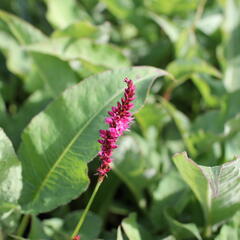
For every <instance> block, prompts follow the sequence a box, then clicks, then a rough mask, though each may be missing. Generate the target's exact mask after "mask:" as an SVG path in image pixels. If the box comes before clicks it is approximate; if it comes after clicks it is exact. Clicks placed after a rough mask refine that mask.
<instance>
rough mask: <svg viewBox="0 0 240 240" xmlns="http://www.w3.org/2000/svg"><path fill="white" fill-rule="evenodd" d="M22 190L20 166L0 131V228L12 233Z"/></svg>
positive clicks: (8, 142)
mask: <svg viewBox="0 0 240 240" xmlns="http://www.w3.org/2000/svg"><path fill="white" fill-rule="evenodd" d="M21 189H22V179H21V164H20V162H19V161H18V159H17V156H16V154H15V152H14V149H13V146H12V143H11V142H10V140H9V139H8V137H7V136H6V135H5V133H4V132H3V130H2V129H0V228H1V227H3V230H4V232H6V233H7V232H12V231H13V230H14V228H15V227H16V224H17V220H18V218H19V216H20V211H19V206H18V205H17V201H18V198H19V196H20V192H21Z"/></svg>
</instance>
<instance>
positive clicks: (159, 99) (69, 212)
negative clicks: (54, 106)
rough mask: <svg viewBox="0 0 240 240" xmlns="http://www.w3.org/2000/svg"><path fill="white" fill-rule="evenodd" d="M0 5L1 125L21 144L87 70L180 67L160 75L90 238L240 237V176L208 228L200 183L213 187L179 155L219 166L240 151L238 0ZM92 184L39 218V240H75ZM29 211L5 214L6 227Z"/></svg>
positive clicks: (87, 230)
mask: <svg viewBox="0 0 240 240" xmlns="http://www.w3.org/2000/svg"><path fill="white" fill-rule="evenodd" d="M0 8H1V11H0V73H1V74H0V114H1V115H0V125H1V127H2V128H3V129H4V131H5V133H6V134H7V136H8V137H9V138H10V139H11V141H12V142H13V144H14V148H15V150H16V151H17V150H18V146H19V143H20V137H21V133H22V131H23V129H24V128H25V127H26V126H27V124H28V123H29V122H30V121H31V119H32V118H33V117H34V116H35V115H36V114H38V113H39V112H40V111H41V110H43V109H44V108H45V107H46V106H47V105H48V104H49V103H50V102H51V101H53V100H54V99H55V98H56V97H57V96H58V95H59V94H60V93H61V92H62V91H63V90H64V89H66V88H67V87H69V86H72V85H74V84H76V83H78V82H80V81H81V80H82V79H84V78H86V77H88V76H91V75H93V74H97V73H99V72H103V71H105V70H108V69H116V68H120V67H127V66H138V65H150V66H155V67H158V68H162V69H165V70H166V71H168V72H169V73H170V74H171V76H170V77H166V78H165V79H164V80H157V81H156V82H155V83H154V85H153V87H152V89H151V92H150V95H149V97H148V99H147V102H146V104H145V106H144V107H143V108H142V109H141V110H140V111H139V112H138V113H137V114H136V121H135V123H134V125H133V130H132V131H131V133H130V134H128V136H125V137H123V138H122V139H121V141H120V144H119V145H120V148H119V149H118V150H117V151H116V154H115V158H116V161H115V162H114V171H113V173H111V174H110V175H109V177H108V178H107V179H106V181H105V183H104V185H103V186H102V189H101V190H100V192H99V194H98V196H97V199H96V201H95V204H94V206H93V208H92V211H93V213H91V214H89V216H88V219H87V221H86V223H85V225H84V228H83V237H82V239H83V240H87V239H89V240H90V239H96V238H97V236H100V237H99V238H101V239H104V240H111V239H118V240H122V239H130V240H138V239H142V240H143V239H144V240H151V239H166V240H167V239H168V240H172V239H175V238H176V239H202V238H204V239H207V238H210V239H216V240H225V239H226V240H227V239H231V240H235V239H236V240H237V239H240V231H239V229H240V227H239V226H240V215H239V212H238V213H237V210H239V207H240V196H239V177H238V178H237V179H235V180H234V181H236V184H238V185H237V187H234V186H231V185H229V186H230V187H229V188H231V189H230V190H229V191H230V193H229V196H228V197H229V198H228V199H225V201H226V202H227V203H229V202H234V204H235V205H234V206H235V207H234V211H233V212H232V213H231V214H230V216H229V214H226V215H224V214H223V216H221V217H219V218H218V219H217V220H216V221H215V220H214V221H215V222H214V221H213V222H211V224H210V223H207V226H206V216H205V217H204V214H205V213H204V210H203V211H202V210H201V206H200V204H201V205H204V204H202V202H201V200H200V198H199V197H198V193H197V192H198V190H197V189H195V188H198V187H199V188H201V189H202V190H200V192H201V191H204V190H203V189H204V186H195V185H194V186H192V185H191V183H190V184H189V183H188V184H186V182H187V181H188V180H186V179H187V177H185V175H184V174H185V173H184V169H182V168H181V166H178V165H177V168H178V171H177V170H176V168H175V166H174V163H173V160H172V156H173V155H174V154H175V153H177V152H181V151H187V152H188V155H189V156H190V157H191V158H192V159H193V160H194V161H195V162H196V163H197V164H199V165H203V166H214V165H219V164H224V163H226V162H228V161H230V160H233V159H234V157H235V156H237V155H239V154H240V133H239V130H240V107H239V102H240V67H239V66H240V45H239V43H240V1H239V0H199V1H198V0H171V1H170V0H169V1H166V0H101V1H97V0H81V1H80V0H79V1H78V0H61V1H60V0H38V1H37V0H1V2H0ZM97 164H98V161H93V162H91V163H90V175H92V173H94V171H95V170H94V169H95V168H96V166H97ZM237 164H238V165H237V166H238V171H239V163H237ZM91 169H92V170H91ZM214 169H215V168H214ZM205 170H206V169H204V170H202V171H205ZM206 171H207V170H206ZM209 171H210V170H209ZM211 171H213V170H211ZM194 174H197V173H194ZM194 176H195V175H194ZM194 176H193V179H195V178H194ZM197 179H198V178H196V179H195V181H196V185H201V184H202V182H204V180H201V181H202V182H201V183H200V182H198V181H197ZM231 179H234V178H231ZM218 180H219V179H218ZM225 180H226V179H223V185H224V181H225ZM219 181H221V180H219ZM229 181H230V180H229ZM191 189H192V191H191ZM91 191H92V188H91V187H90V188H89V189H88V191H87V192H86V193H84V194H83V195H82V196H81V197H80V198H79V199H80V200H79V199H77V200H74V201H73V202H72V203H71V204H69V205H66V206H63V207H60V208H58V209H57V210H55V211H53V212H50V213H48V214H42V215H40V216H39V218H37V217H34V218H32V222H31V226H29V230H28V231H29V235H28V237H29V238H30V239H48V238H51V239H65V238H64V234H65V235H66V234H68V233H70V232H71V230H72V228H73V225H74V223H75V222H76V219H77V216H78V215H79V214H81V213H80V212H79V211H75V212H74V211H73V210H76V209H79V206H80V207H84V206H85V203H86V201H87V199H88V198H89V195H90V193H91ZM197 200H198V201H199V202H200V204H199V202H198V201H197ZM216 204H217V203H216ZM223 206H225V205H224V204H223ZM202 208H203V209H204V206H202ZM210 208H211V207H210ZM223 208H224V207H223ZM212 211H213V213H214V214H217V213H216V212H217V211H221V208H219V209H217V210H216V209H215V210H212V209H210V210H209V209H208V213H209V212H212ZM214 211H216V212H214ZM0 212H4V209H1V208H0ZM234 213H236V214H235V216H234ZM18 218H19V215H18V214H17V213H16V214H13V213H11V214H9V216H5V215H4V214H2V216H1V218H0V221H1V222H2V226H3V227H2V228H3V231H4V232H5V231H10V232H11V231H12V230H11V229H14V228H15V226H16V225H17V221H16V219H18ZM40 219H41V220H42V221H40ZM120 224H121V227H120ZM208 224H210V230H209V225H208ZM6 226H7V227H6ZM118 226H119V227H118ZM7 228H9V229H10V230H6V229H7ZM99 234H100V235H99ZM0 238H1V237H0Z"/></svg>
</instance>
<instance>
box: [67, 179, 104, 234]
mask: <svg viewBox="0 0 240 240" xmlns="http://www.w3.org/2000/svg"><path fill="white" fill-rule="evenodd" d="M102 182H103V179H101V178H99V179H98V182H97V184H96V186H95V188H94V191H93V193H92V196H91V198H90V199H89V201H88V204H87V206H86V208H85V209H84V212H83V214H82V215H81V217H80V219H79V222H78V224H77V226H76V227H75V229H74V231H73V234H72V237H71V238H74V237H75V236H76V235H77V234H78V233H79V231H80V228H81V226H82V224H83V222H84V220H85V218H86V216H87V213H88V211H89V209H90V207H91V205H92V203H93V200H94V198H95V196H96V194H97V191H98V189H99V187H100V185H101V183H102Z"/></svg>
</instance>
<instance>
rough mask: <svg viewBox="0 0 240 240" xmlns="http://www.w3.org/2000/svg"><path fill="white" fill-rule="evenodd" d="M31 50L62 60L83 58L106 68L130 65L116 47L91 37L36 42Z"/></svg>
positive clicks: (84, 60)
mask: <svg viewBox="0 0 240 240" xmlns="http://www.w3.org/2000/svg"><path fill="white" fill-rule="evenodd" d="M27 49H28V50H29V51H32V52H38V53H43V54H49V55H53V56H57V57H59V58H60V59H62V60H66V61H70V60H81V61H83V62H87V63H90V64H92V65H96V66H102V67H105V68H118V67H125V66H129V61H128V60H127V58H126V57H125V56H123V54H122V53H121V52H120V50H118V49H117V48H116V47H114V46H111V45H109V44H99V43H95V42H94V41H92V40H90V39H76V40H72V39H71V38H55V39H49V40H47V41H44V42H41V43H37V44H34V45H32V46H29V47H28V48H27Z"/></svg>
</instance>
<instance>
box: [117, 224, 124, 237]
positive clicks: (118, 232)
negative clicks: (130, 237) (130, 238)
mask: <svg viewBox="0 0 240 240" xmlns="http://www.w3.org/2000/svg"><path fill="white" fill-rule="evenodd" d="M117 240H123V234H122V230H121V227H120V226H119V227H118V228H117Z"/></svg>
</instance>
